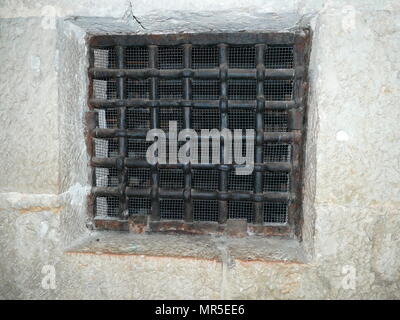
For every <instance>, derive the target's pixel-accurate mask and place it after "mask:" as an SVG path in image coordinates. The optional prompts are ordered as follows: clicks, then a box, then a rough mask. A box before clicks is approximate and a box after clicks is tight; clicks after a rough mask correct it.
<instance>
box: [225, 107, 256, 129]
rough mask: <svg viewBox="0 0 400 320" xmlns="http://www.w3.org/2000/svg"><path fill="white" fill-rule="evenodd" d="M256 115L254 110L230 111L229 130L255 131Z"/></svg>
mask: <svg viewBox="0 0 400 320" xmlns="http://www.w3.org/2000/svg"><path fill="white" fill-rule="evenodd" d="M255 119H256V114H255V112H254V109H229V110H228V128H229V129H254V128H255Z"/></svg>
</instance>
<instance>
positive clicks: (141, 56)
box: [125, 47, 149, 69]
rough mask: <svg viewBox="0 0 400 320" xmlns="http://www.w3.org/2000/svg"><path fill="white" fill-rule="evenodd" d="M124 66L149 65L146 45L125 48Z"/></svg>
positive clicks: (135, 67)
mask: <svg viewBox="0 0 400 320" xmlns="http://www.w3.org/2000/svg"><path fill="white" fill-rule="evenodd" d="M125 67H126V68H127V69H146V68H148V67H149V49H148V48H147V47H127V48H125Z"/></svg>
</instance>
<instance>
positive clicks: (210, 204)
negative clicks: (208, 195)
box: [193, 200, 218, 221]
mask: <svg viewBox="0 0 400 320" xmlns="http://www.w3.org/2000/svg"><path fill="white" fill-rule="evenodd" d="M193 220H194V221H218V201H217V200H193Z"/></svg>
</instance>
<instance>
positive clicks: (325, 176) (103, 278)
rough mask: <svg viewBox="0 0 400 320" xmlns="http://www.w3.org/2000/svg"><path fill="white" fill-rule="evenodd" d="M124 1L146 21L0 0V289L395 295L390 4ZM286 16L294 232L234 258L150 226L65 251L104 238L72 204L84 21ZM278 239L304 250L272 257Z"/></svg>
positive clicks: (80, 147)
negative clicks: (304, 100) (160, 234)
mask: <svg viewBox="0 0 400 320" xmlns="http://www.w3.org/2000/svg"><path fill="white" fill-rule="evenodd" d="M132 5H133V6H132V8H133V13H134V15H135V16H136V17H137V18H138V19H139V20H140V21H141V22H142V24H143V25H144V26H145V28H146V29H145V30H143V29H141V27H140V26H139V25H138V24H137V23H136V22H135V21H133V20H132V19H131V18H129V14H128V13H129V2H128V1H126V0H113V1H106V0H102V1H96V2H95V3H94V2H93V1H90V0H83V1H82V0H81V1H71V0H69V1H66V0H65V1H64V0H61V1H55V0H40V1H34V2H32V1H27V0H21V1H11V0H9V1H4V0H3V1H1V3H0V58H1V61H2V66H3V69H2V72H1V74H0V86H1V90H0V128H1V130H2V134H1V138H0V139H1V145H2V152H1V154H0V157H1V163H2V166H1V167H0V256H1V260H0V298H4V299H10V298H19V299H27V298H34V299H46V298H106V299H111V298H130V299H146V298H150V299H151V298H161V299H162V298H177V299H185V298H192V299H206V298H216V299H218V298H227V299H231V298H232V299H282V298H283V299H284V298H289V299H296V298H300V299H301V298H319V299H336V298H346V299H351V298H363V299H375V298H384V299H385V298H394V299H398V298H400V235H399V233H398V230H399V229H400V196H399V195H400V146H399V141H400V130H399V129H400V109H399V107H398V101H399V100H400V99H399V98H400V90H399V85H398V84H399V81H400V58H399V55H398V52H399V51H400V22H399V21H400V19H399V18H400V4H399V3H398V2H397V1H395V0H390V1H389V0H388V1H378V0H367V1H362V0H356V1H350V0H339V1H328V0H314V1H305V0H292V1H289V0H279V1H278V0H273V1H261V0H251V1H246V2H243V1H234V0H230V1H229V0H225V1H209V0H206V1H184V0H181V1H174V4H173V5H171V2H170V1H160V0H159V1H152V2H148V1H132ZM301 26H309V27H310V28H311V30H312V52H311V59H310V69H309V75H310V90H309V106H308V107H309V110H308V133H307V147H306V160H305V164H306V170H305V181H304V201H303V202H304V225H303V241H302V242H301V243H300V244H298V243H297V244H293V243H292V244H283V242H280V241H279V239H273V241H272V242H271V243H270V245H271V248H273V250H274V254H273V256H274V257H275V258H274V259H270V260H269V259H264V258H263V259H247V260H246V259H243V258H242V257H241V256H240V255H238V254H237V253H235V250H234V248H232V247H230V246H229V245H227V244H226V242H224V241H225V240H224V241H222V240H221V241H222V242H218V241H220V240H218V239H212V241H213V242H212V243H213V244H212V245H209V244H207V243H208V242H206V240H204V241H203V242H201V241H200V242H199V243H200V244H204V246H205V247H207V248H209V247H210V246H211V247H212V248H213V249H212V250H216V253H215V254H211V253H209V252H208V253H207V254H200V253H198V252H197V251H196V250H194V249H193V248H192V246H191V245H190V241H191V240H190V239H182V238H180V237H178V238H174V237H172V236H171V237H169V236H166V237H167V238H168V241H170V242H169V243H170V244H171V246H172V247H174V246H175V244H176V243H175V242H177V241H180V242H183V243H184V244H185V246H184V248H183V249H182V252H181V253H180V254H179V255H178V254H176V255H174V254H170V253H168V252H169V251H168V248H167V247H165V246H164V247H163V246H162V243H164V242H165V239H164V240H159V239H158V238H157V239H154V246H155V247H157V243H160V245H159V247H158V248H159V249H158V250H155V249H154V250H153V251H151V252H150V253H149V252H145V250H144V247H141V240H140V238H139V239H138V238H135V237H133V238H129V241H130V242H129V243H131V245H132V244H135V243H136V247H135V248H133V247H132V246H131V245H130V247H129V246H128V247H129V248H128V249H126V250H125V249H124V250H125V251H124V250H122V251H121V248H118V250H117V251H118V252H116V251H113V250H112V249H113V248H115V247H113V246H111V245H110V242H108V247H107V248H97V249H95V250H92V251H90V250H89V251H90V252H89V251H88V252H85V251H82V250H78V249H76V248H79V247H80V246H81V244H82V243H86V242H87V241H89V242H90V241H91V239H99V240H100V241H105V243H107V242H106V238H107V237H108V238H109V236H108V235H104V234H99V233H96V232H93V231H92V230H91V226H90V223H88V219H87V215H86V196H87V194H88V192H89V190H90V187H89V180H88V175H89V174H88V167H87V163H88V158H87V154H86V147H85V141H84V112H85V111H86V110H87V105H86V99H87V97H86V87H87V75H86V70H87V50H86V47H85V37H86V35H87V34H88V33H91V34H94V33H99V34H101V33H107V32H109V33H127V32H136V33H137V32H141V33H176V32H227V31H242V30H246V31H271V30H276V31H284V30H290V29H292V28H296V27H301ZM118 236H119V235H115V237H118ZM112 237H114V235H112ZM152 241H153V240H152ZM157 241H158V242H157ZM207 241H208V240H207ZM186 244H187V246H186ZM246 245H248V244H246ZM292 245H295V246H296V248H297V246H299V250H301V251H302V252H303V254H304V259H295V260H293V261H291V260H290V259H289V260H288V259H286V258H282V259H280V258H279V257H281V256H282V257H286V255H287V252H286V251H287V250H290V246H292ZM137 246H139V249H140V250H139V249H137ZM71 248H75V249H74V250H71ZM245 248H246V246H245ZM96 250H97V251H96ZM210 250H211V249H210ZM252 250H253V249H252V246H251V245H248V253H249V254H250V255H251V252H252ZM296 250H297V249H296ZM167 251H168V252H167ZM200 251H201V250H200ZM121 252H122V253H121ZM210 252H211V251H210ZM46 265H49V266H53V267H54V268H55V269H54V270H55V272H56V273H55V274H56V288H55V289H51V288H50V289H45V288H44V287H46V286H44V287H43V286H42V281H43V278H44V277H45V276H46V268H45V269H43V267H44V266H46ZM42 271H43V273H42ZM353 280H354V281H353Z"/></svg>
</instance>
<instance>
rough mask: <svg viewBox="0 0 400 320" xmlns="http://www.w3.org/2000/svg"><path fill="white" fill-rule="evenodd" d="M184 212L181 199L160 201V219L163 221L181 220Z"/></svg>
mask: <svg viewBox="0 0 400 320" xmlns="http://www.w3.org/2000/svg"><path fill="white" fill-rule="evenodd" d="M184 210H185V204H184V201H183V200H181V199H160V217H161V219H164V220H183V213H184Z"/></svg>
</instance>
